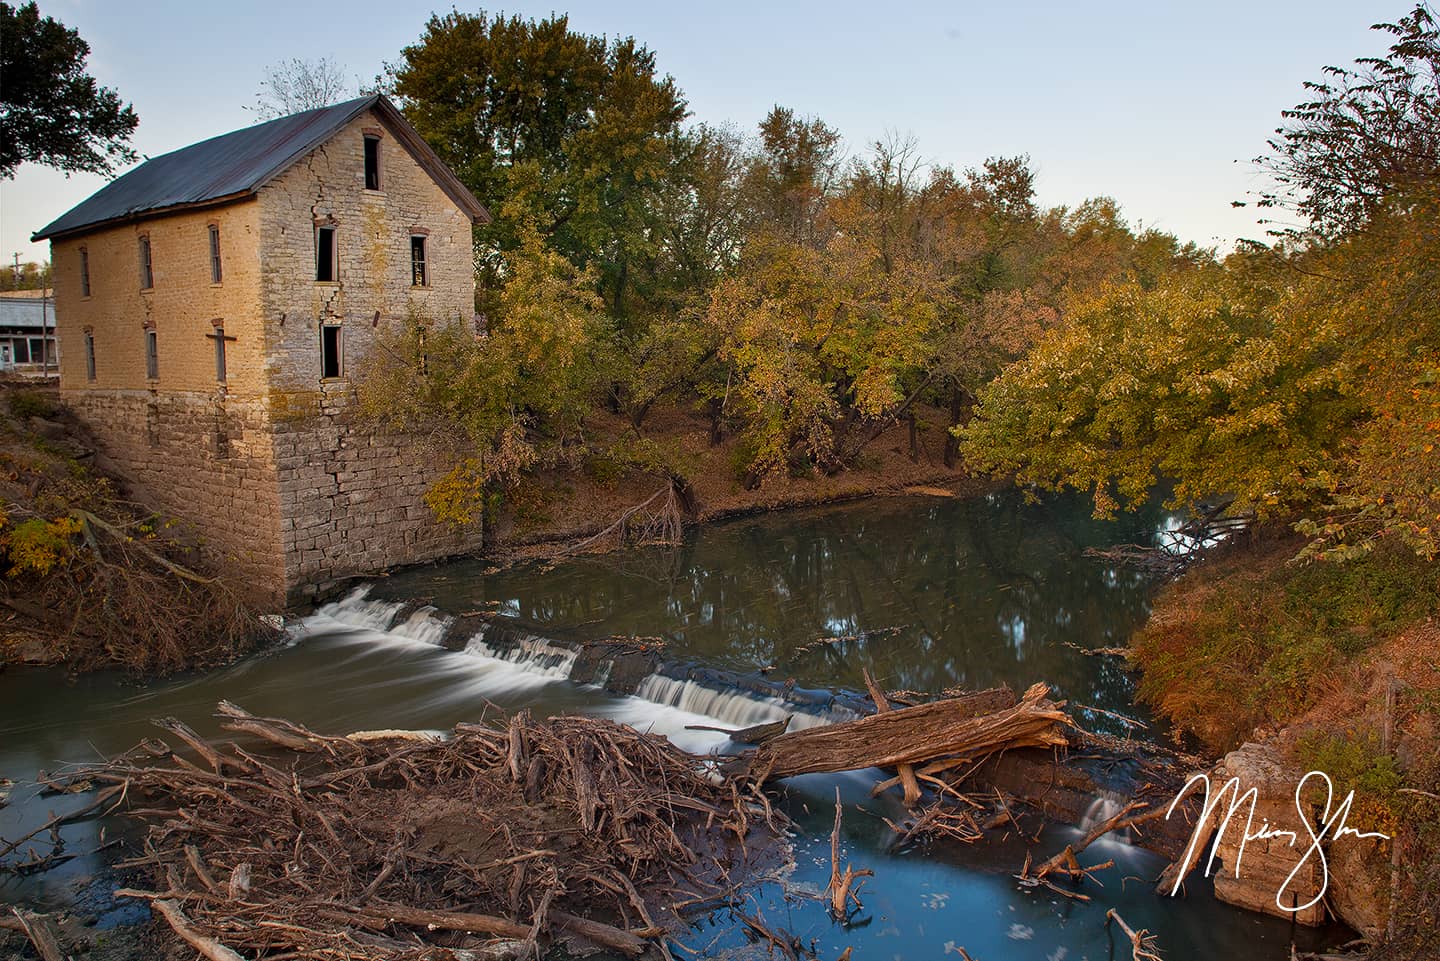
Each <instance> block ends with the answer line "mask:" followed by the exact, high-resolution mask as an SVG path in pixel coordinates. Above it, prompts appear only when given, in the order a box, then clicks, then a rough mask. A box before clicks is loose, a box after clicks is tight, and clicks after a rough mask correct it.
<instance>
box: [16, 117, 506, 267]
mask: <svg viewBox="0 0 1440 961" xmlns="http://www.w3.org/2000/svg"><path fill="white" fill-rule="evenodd" d="M367 110H374V111H375V113H376V114H377V115H378V116H379V118H380V119H381V120H382V121H383V122H384V123H385V125H386V126H387V127H389V128H390V129H391V131H392V132H393V133H394V134H395V135H396V139H397V140H399V141H400V142H401V143H402V144H404V145H405V146H406V148H407V149H408V150H409V151H410V153H411V154H412V155H414V156H415V159H416V161H418V162H419V163H420V165H421V166H422V167H424V168H425V169H426V171H427V172H428V173H429V174H430V175H431V176H432V177H434V178H435V180H436V182H437V183H438V184H439V186H440V187H441V188H442V189H443V190H444V191H445V192H446V194H448V195H449V196H450V198H451V199H452V200H454V201H455V202H456V204H457V205H458V206H459V207H460V208H461V209H462V210H464V211H465V212H466V213H467V214H468V215H469V216H470V218H471V220H472V221H475V222H477V223H487V222H489V220H490V215H489V213H488V212H487V211H486V210H485V208H484V206H483V205H481V203H480V201H478V200H476V199H475V196H474V194H472V193H470V191H469V190H468V189H466V188H465V186H464V185H463V184H461V183H460V181H459V180H458V179H457V178H456V177H455V175H454V174H453V173H451V172H450V170H449V168H447V167H446V166H445V164H444V163H443V162H442V161H441V160H440V158H439V157H438V156H436V154H435V152H434V151H433V150H431V149H430V147H429V145H428V144H426V143H425V141H424V140H423V139H422V138H421V137H420V135H419V134H418V133H417V132H416V131H415V128H414V127H411V126H410V124H409V123H408V122H407V121H406V120H405V118H404V117H403V116H401V114H400V111H398V110H396V109H395V107H394V105H393V104H391V103H390V101H389V100H386V99H385V98H384V97H382V96H370V97H360V98H357V99H355V100H349V101H346V102H345V103H340V104H336V105H334V106H333V107H321V108H319V109H317V110H306V111H304V112H303V113H296V114H291V115H290V116H288V117H281V118H279V119H278V120H271V121H269V122H267V123H261V124H256V125H255V126H253V127H246V128H245V129H243V130H236V131H233V132H232V133H227V134H222V135H221V136H219V137H212V138H211V139H209V140H203V141H201V142H200V143H197V144H191V145H190V146H188V147H182V148H181V149H179V150H176V151H173V152H171V153H167V154H164V155H163V156H159V157H155V158H153V159H151V160H147V161H146V162H145V163H143V164H141V165H140V166H138V167H136V168H135V169H134V170H132V171H130V172H129V173H127V174H125V175H124V176H122V177H117V178H116V179H115V180H113V181H111V182H110V183H108V184H106V185H105V186H104V187H101V188H100V189H99V190H98V191H96V192H95V193H94V194H92V195H91V196H90V197H89V198H88V199H87V200H85V201H83V202H82V203H80V204H79V205H78V206H76V207H74V208H72V209H71V210H70V211H69V212H67V213H66V214H64V215H63V216H62V217H60V218H59V219H58V220H55V221H54V222H52V223H50V224H48V225H47V226H45V227H44V228H42V229H41V230H38V231H36V232H35V234H34V235H33V237H32V238H31V239H32V240H44V239H46V238H47V237H49V238H53V237H60V236H64V235H67V234H75V233H81V232H85V231H88V230H91V229H94V228H96V227H100V226H103V225H109V224H112V223H118V222H124V221H129V220H138V219H141V218H143V217H145V216H148V215H151V214H155V213H160V212H163V211H166V210H170V209H173V208H186V207H197V206H211V205H215V204H220V203H226V202H229V201H233V200H239V199H242V198H244V197H246V196H249V195H250V194H253V193H254V192H255V191H257V190H259V189H260V188H261V187H263V186H264V185H265V184H267V183H269V182H270V181H271V180H273V179H274V178H275V177H277V176H279V175H280V174H281V173H283V172H284V171H285V170H288V169H289V168H290V166H291V165H292V164H294V163H295V162H297V161H298V160H300V159H301V158H302V157H305V156H306V155H307V154H309V153H310V152H311V151H312V150H314V149H315V148H316V147H318V146H320V144H322V143H324V142H325V141H326V140H328V139H330V137H332V136H334V134H335V133H336V131H338V130H340V128H342V127H344V126H345V125H346V124H348V123H349V122H350V121H352V120H354V119H355V118H356V117H358V116H359V115H361V114H362V113H364V112H366V111H367Z"/></svg>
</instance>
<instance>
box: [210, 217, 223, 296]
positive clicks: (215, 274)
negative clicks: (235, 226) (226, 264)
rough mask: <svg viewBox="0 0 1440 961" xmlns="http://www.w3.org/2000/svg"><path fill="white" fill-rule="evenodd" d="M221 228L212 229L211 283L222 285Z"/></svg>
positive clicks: (213, 227)
mask: <svg viewBox="0 0 1440 961" xmlns="http://www.w3.org/2000/svg"><path fill="white" fill-rule="evenodd" d="M220 276H221V275H220V228H219V227H216V226H214V225H213V224H212V225H211V227H210V283H212V284H218V283H220Z"/></svg>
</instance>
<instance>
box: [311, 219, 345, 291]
mask: <svg viewBox="0 0 1440 961" xmlns="http://www.w3.org/2000/svg"><path fill="white" fill-rule="evenodd" d="M338 272H339V271H338V270H337V269H336V263H335V228H334V227H316V228H315V279H316V280H318V281H322V282H326V283H334V281H335V276H336V274H337V273H338Z"/></svg>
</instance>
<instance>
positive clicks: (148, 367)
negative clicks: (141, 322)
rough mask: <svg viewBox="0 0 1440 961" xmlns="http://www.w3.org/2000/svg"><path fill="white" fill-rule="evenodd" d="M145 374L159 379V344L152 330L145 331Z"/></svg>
mask: <svg viewBox="0 0 1440 961" xmlns="http://www.w3.org/2000/svg"><path fill="white" fill-rule="evenodd" d="M145 376H146V377H148V378H149V379H150V380H159V379H160V344H159V342H158V340H157V339H156V337H155V331H153V330H147V331H145Z"/></svg>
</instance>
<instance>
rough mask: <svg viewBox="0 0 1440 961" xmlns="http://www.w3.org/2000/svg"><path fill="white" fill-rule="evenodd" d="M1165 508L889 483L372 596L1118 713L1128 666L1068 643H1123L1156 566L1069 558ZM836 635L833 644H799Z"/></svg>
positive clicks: (1140, 612) (1125, 535) (771, 662)
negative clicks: (867, 492) (853, 500)
mask: <svg viewBox="0 0 1440 961" xmlns="http://www.w3.org/2000/svg"><path fill="white" fill-rule="evenodd" d="M1172 523H1173V522H1172V521H1171V519H1170V518H1169V517H1168V515H1166V514H1165V513H1164V512H1163V511H1161V510H1160V509H1158V508H1155V507H1152V508H1150V509H1147V510H1145V511H1143V512H1141V513H1139V514H1135V515H1127V516H1125V517H1123V518H1121V519H1120V520H1119V521H1116V522H1099V521H1095V520H1093V519H1092V518H1091V517H1090V516H1089V502H1088V501H1087V500H1085V499H1083V498H1062V499H1056V500H1051V501H1047V502H1044V503H1039V504H1027V503H1025V500H1024V498H1023V496H1022V495H1021V494H1020V492H1018V491H1008V490H1007V491H1004V492H1001V493H996V494H992V495H989V496H986V497H981V498H974V499H970V500H959V499H955V500H947V499H939V498H897V499H892V500H884V501H870V502H866V503H861V504H855V505H850V506H847V507H842V508H834V507H832V508H827V509H823V510H814V511H804V512H798V513H787V514H781V515H772V516H767V517H756V518H749V519H744V520H738V521H733V522H730V523H727V524H723V525H718V526H714V527H709V528H705V529H702V530H700V531H699V532H698V533H695V534H693V535H692V536H691V537H690V538H689V539H688V540H687V541H686V543H685V544H684V545H683V546H682V547H679V548H672V549H665V548H646V549H640V550H634V551H630V552H627V553H625V554H624V555H618V556H601V557H592V558H584V559H578V560H575V561H571V562H567V563H565V564H563V565H561V566H558V567H556V568H554V569H551V570H544V569H542V568H540V567H538V566H529V567H525V568H520V569H516V570H510V571H504V572H500V573H497V574H491V575H486V574H485V573H483V571H484V567H483V565H482V564H480V563H466V564H448V565H444V566H441V567H435V568H428V569H420V570H415V571H411V572H407V573H405V574H402V575H400V576H397V577H394V578H391V579H390V580H389V581H387V582H385V583H384V584H382V585H380V586H379V587H378V588H377V594H379V593H383V594H384V595H386V596H388V597H391V598H394V599H406V598H415V597H424V598H428V599H430V600H431V602H432V603H434V604H436V605H438V606H440V607H441V608H443V609H446V610H452V611H463V610H471V609H474V608H476V607H478V606H480V605H483V604H486V603H489V604H491V605H492V606H493V605H496V604H497V603H498V605H499V610H500V611H501V612H503V613H504V614H505V615H506V616H510V617H515V618H519V619H521V620H523V621H527V622H530V623H531V624H533V625H535V626H536V627H538V628H540V629H542V630H543V631H546V632H549V633H554V634H555V635H557V636H569V637H603V636H605V635H609V634H626V635H641V636H660V637H663V638H664V639H665V641H666V643H667V645H668V651H667V657H670V658H693V659H695V660H699V661H704V662H706V663H709V664H713V665H717V666H722V667H726V668H730V669H732V670H738V671H755V670H772V671H773V676H775V677H777V678H781V679H783V678H790V677H793V678H794V679H795V680H796V682H797V683H798V684H800V685H801V686H806V687H824V686H840V687H848V688H860V687H861V686H862V679H861V670H862V668H866V667H868V668H870V669H871V670H872V671H873V672H874V673H875V675H876V676H877V677H878V678H880V679H881V682H882V683H883V684H884V685H886V686H887V687H889V688H892V689H908V690H922V691H934V690H940V689H943V688H945V687H951V686H962V687H987V686H990V685H994V684H1000V683H1008V684H1010V685H1012V686H1015V687H1017V688H1023V687H1025V686H1027V685H1029V684H1031V683H1033V682H1035V681H1039V680H1045V681H1048V682H1050V683H1051V684H1053V685H1054V686H1055V687H1056V688H1058V689H1059V691H1060V693H1061V695H1062V696H1065V697H1070V698H1072V699H1075V700H1078V701H1081V702H1083V703H1087V704H1092V705H1095V706H1098V707H1104V708H1107V709H1112V710H1118V711H1128V710H1130V695H1131V687H1130V682H1129V679H1128V676H1127V674H1126V673H1125V672H1124V671H1122V670H1119V669H1117V666H1116V665H1115V664H1113V663H1111V664H1107V663H1106V661H1107V659H1106V658H1100V657H1088V656H1085V655H1084V654H1082V653H1081V652H1080V651H1077V650H1075V649H1074V648H1072V647H1069V646H1067V642H1068V643H1069V644H1074V645H1077V646H1079V647H1082V648H1095V647H1106V646H1115V645H1120V644H1123V643H1124V642H1125V639H1126V638H1127V637H1128V636H1129V634H1130V632H1131V631H1132V630H1133V629H1134V628H1135V627H1136V626H1137V625H1138V624H1139V623H1141V622H1142V621H1143V620H1144V618H1145V616H1146V614H1147V613H1148V609H1149V599H1150V596H1151V593H1152V590H1153V587H1154V580H1153V578H1149V577H1146V576H1145V575H1142V574H1140V573H1139V572H1136V571H1132V570H1129V569H1124V568H1117V567H1115V566H1113V565H1111V564H1108V563H1106V562H1105V561H1103V560H1100V559H1097V558H1090V557H1085V556H1083V551H1084V550H1085V548H1087V547H1095V546H1108V545H1111V544H1115V543H1120V542H1132V541H1137V540H1139V541H1149V540H1150V539H1152V538H1153V536H1154V534H1155V532H1156V531H1158V530H1161V529H1164V528H1166V527H1168V526H1170V525H1171V524H1172ZM820 638H839V640H836V641H834V642H833V643H821V644H816V643H814V642H815V641H816V640H817V639H820Z"/></svg>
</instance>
